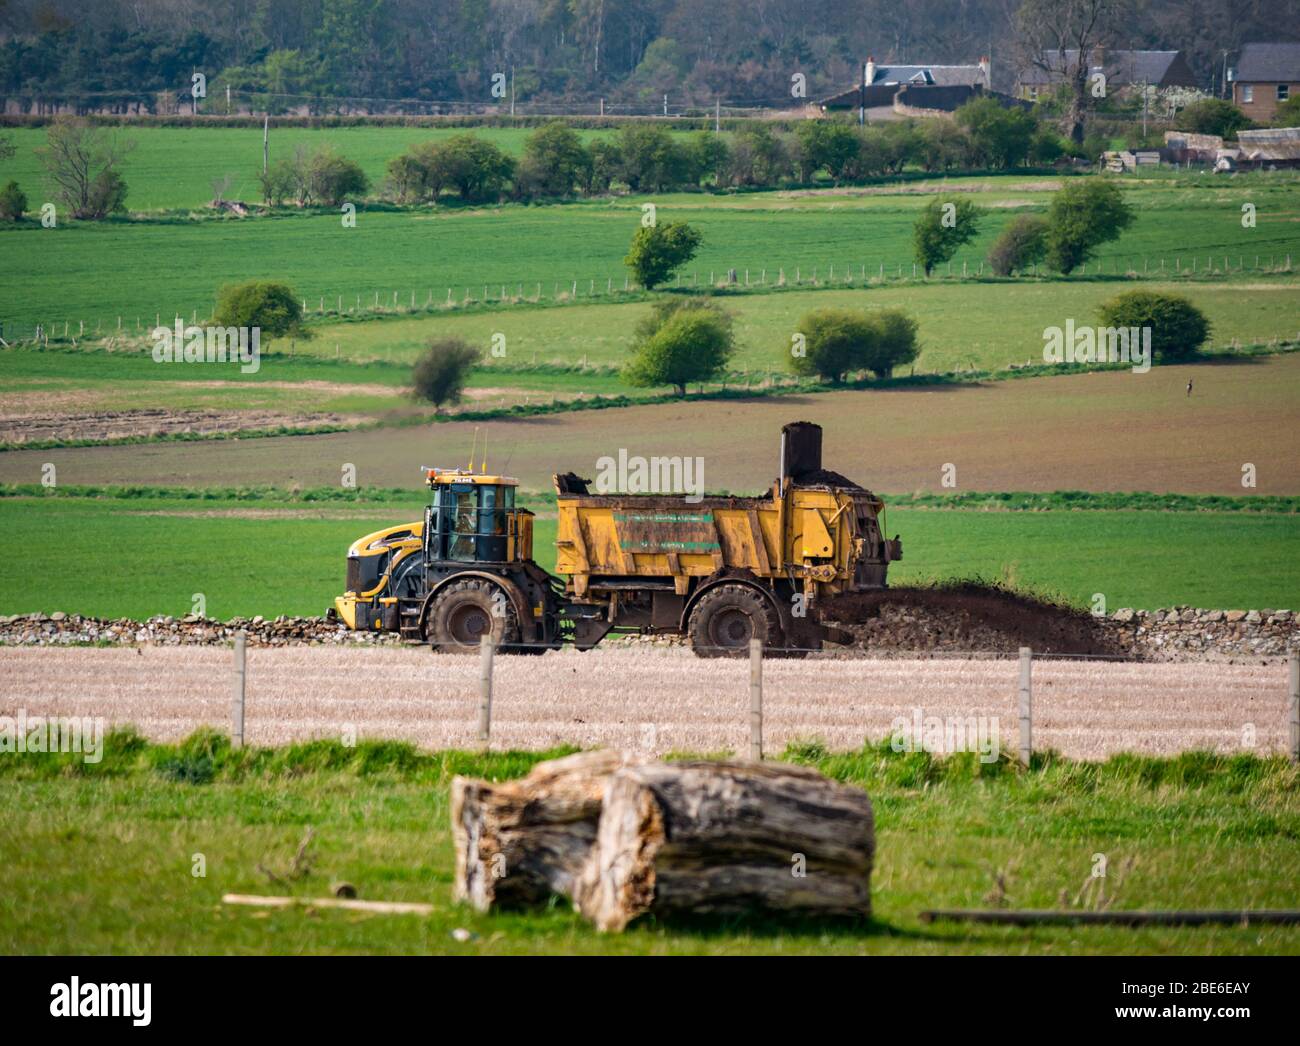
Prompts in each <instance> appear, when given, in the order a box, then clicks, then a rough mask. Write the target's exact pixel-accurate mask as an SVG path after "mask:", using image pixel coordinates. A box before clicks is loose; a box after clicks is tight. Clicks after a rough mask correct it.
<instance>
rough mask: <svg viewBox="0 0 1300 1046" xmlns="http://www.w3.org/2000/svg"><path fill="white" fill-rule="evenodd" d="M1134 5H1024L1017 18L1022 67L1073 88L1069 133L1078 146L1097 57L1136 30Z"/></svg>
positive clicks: (1074, 1)
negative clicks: (1126, 31)
mask: <svg viewBox="0 0 1300 1046" xmlns="http://www.w3.org/2000/svg"><path fill="white" fill-rule="evenodd" d="M1133 17H1134V8H1133V4H1132V0H1023V2H1022V3H1021V5H1020V8H1019V10H1018V11H1017V12H1016V15H1015V24H1016V29H1017V41H1016V42H1017V48H1018V50H1019V51H1020V53H1021V55H1020V56H1021V62H1022V68H1027V67H1031V68H1035V69H1040V70H1042V71H1043V72H1044V73H1046V74H1047V76H1048V81H1049V82H1052V83H1055V82H1057V80H1058V78H1060V79H1062V80H1064V82H1065V83H1066V84H1068V85H1069V88H1070V104H1069V109H1068V111H1067V112H1066V116H1065V127H1064V129H1065V130H1067V131H1068V132H1069V135H1070V138H1071V139H1072V140H1073V141H1074V142H1075V144H1076V145H1081V144H1082V143H1083V131H1084V122H1085V119H1086V117H1087V113H1088V109H1089V97H1090V86H1091V85H1090V84H1089V82H1088V74H1089V72H1090V70H1091V69H1092V58H1093V54H1094V53H1095V52H1096V51H1097V50H1098V49H1099V48H1104V47H1106V46H1108V45H1110V44H1111V43H1113V42H1114V41H1115V40H1116V39H1117V38H1118V37H1119V34H1120V30H1121V29H1122V28H1124V27H1125V26H1128V27H1130V28H1131V27H1132V24H1133Z"/></svg>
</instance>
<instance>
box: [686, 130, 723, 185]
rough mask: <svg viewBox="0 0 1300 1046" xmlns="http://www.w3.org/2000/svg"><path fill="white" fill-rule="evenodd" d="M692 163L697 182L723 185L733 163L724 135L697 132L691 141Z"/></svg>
mask: <svg viewBox="0 0 1300 1046" xmlns="http://www.w3.org/2000/svg"><path fill="white" fill-rule="evenodd" d="M691 162H692V166H693V168H694V170H695V180H696V181H697V182H699V183H700V184H702V185H707V184H709V183H710V182H712V183H713V184H714V185H722V184H723V183H724V182H725V181H726V178H727V167H728V165H729V164H730V163H731V149H730V148H729V147H728V146H727V142H726V140H725V139H724V138H723V137H722V135H720V134H714V133H713V132H712V131H697V132H696V133H695V136H694V138H692V139H691Z"/></svg>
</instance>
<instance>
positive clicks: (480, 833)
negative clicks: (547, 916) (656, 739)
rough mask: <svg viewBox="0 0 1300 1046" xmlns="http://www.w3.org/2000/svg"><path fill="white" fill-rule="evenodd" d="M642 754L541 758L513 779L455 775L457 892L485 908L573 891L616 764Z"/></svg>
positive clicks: (530, 902)
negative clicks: (530, 768) (484, 778)
mask: <svg viewBox="0 0 1300 1046" xmlns="http://www.w3.org/2000/svg"><path fill="white" fill-rule="evenodd" d="M641 761H643V757H641V756H637V755H633V754H630V753H627V752H614V751H601V752H582V753H580V754H578V755H572V756H566V757H565V758H563V759H553V760H551V761H549V762H545V763H538V764H537V766H535V767H534V768H533V769H532V771H531V772H530V773H529V774H528V775H527V776H526V777H522V778H519V779H518V780H514V781H501V782H489V781H480V780H476V779H473V778H467V777H456V778H455V779H454V780H453V781H452V783H451V831H452V838H453V840H454V841H455V844H456V871H455V880H454V882H453V886H452V894H453V896H454V897H455V899H456V900H459V901H468V902H469V903H470V904H472V905H473V906H474V907H475V908H477V909H478V910H479V911H481V912H486V911H488V910H489V909H491V908H493V907H507V908H508V907H522V906H526V905H534V904H541V903H544V902H545V901H546V900H547V899H548V898H549V897H550V896H551V895H552V894H557V893H558V894H562V895H564V896H566V897H568V896H571V895H572V893H573V881H574V878H575V877H576V875H577V874H578V873H579V872H580V871H581V870H582V867H583V865H584V864H585V863H586V860H587V854H588V851H589V850H590V849H591V846H592V843H593V842H595V839H596V825H597V823H598V822H599V820H600V811H601V798H602V796H603V794H604V791H605V783H606V781H607V780H608V778H609V776H610V775H611V774H612V773H614V771H616V770H618V769H620V768H621V767H624V766H628V765H631V764H633V763H637V762H641Z"/></svg>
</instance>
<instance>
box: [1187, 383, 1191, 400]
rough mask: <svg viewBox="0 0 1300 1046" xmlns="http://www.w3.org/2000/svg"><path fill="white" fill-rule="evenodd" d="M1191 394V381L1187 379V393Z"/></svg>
mask: <svg viewBox="0 0 1300 1046" xmlns="http://www.w3.org/2000/svg"><path fill="white" fill-rule="evenodd" d="M1191 394H1192V383H1191V381H1190V379H1189V380H1188V382H1187V395H1189V396H1190V395H1191Z"/></svg>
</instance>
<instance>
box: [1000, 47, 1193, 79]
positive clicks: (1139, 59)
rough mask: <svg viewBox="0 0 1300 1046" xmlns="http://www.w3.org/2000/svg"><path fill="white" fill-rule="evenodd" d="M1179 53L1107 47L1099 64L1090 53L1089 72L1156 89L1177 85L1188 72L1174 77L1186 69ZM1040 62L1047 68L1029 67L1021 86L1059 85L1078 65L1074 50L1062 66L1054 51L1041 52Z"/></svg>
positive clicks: (1024, 72) (1024, 73)
mask: <svg viewBox="0 0 1300 1046" xmlns="http://www.w3.org/2000/svg"><path fill="white" fill-rule="evenodd" d="M1180 54H1181V52H1179V51H1115V50H1111V49H1109V48H1107V49H1106V50H1104V51H1102V52H1101V61H1100V62H1098V61H1097V53H1096V52H1094V53H1093V62H1092V66H1091V70H1090V71H1093V72H1102V73H1105V74H1106V79H1107V80H1115V81H1117V82H1119V83H1130V84H1138V83H1148V84H1156V85H1158V86H1163V85H1166V84H1167V83H1178V82H1181V81H1183V80H1188V79H1190V77H1189V75H1187V74H1190V70H1187V71H1186V74H1185V75H1183V76H1179V75H1177V74H1179V73H1181V72H1183V70H1185V69H1186V63H1184V62H1180V61H1179V55H1180ZM1042 62H1043V64H1045V65H1046V66H1047V69H1042V68H1040V67H1039V66H1037V65H1032V66H1030V67H1029V68H1028V69H1025V70H1023V71H1022V72H1021V74H1020V82H1021V83H1022V84H1051V83H1059V82H1060V81H1061V80H1062V79H1064V77H1065V75H1066V73H1067V72H1068V71H1069V70H1070V69H1073V68H1074V67H1075V66H1076V65H1077V64H1078V62H1079V52H1078V51H1077V50H1073V51H1066V52H1065V65H1064V67H1063V68H1062V66H1061V56H1060V54H1059V53H1057V52H1056V51H1044V52H1043V53H1042Z"/></svg>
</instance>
